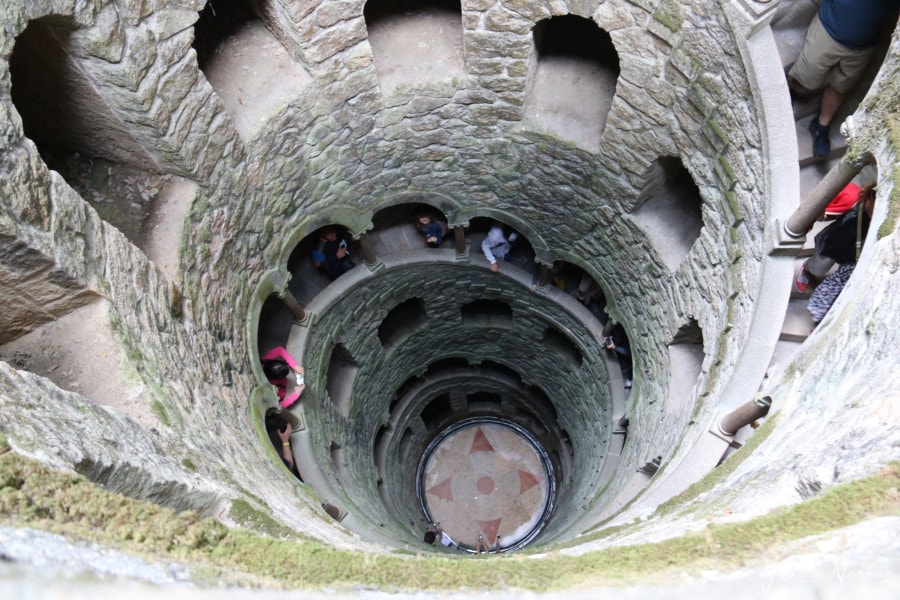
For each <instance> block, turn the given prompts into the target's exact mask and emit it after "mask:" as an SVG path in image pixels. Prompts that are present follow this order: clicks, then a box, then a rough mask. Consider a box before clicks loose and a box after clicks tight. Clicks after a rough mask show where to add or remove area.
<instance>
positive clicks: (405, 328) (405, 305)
mask: <svg viewBox="0 0 900 600" xmlns="http://www.w3.org/2000/svg"><path fill="white" fill-rule="evenodd" d="M426 321H427V317H426V315H425V307H424V305H423V304H422V300H421V299H419V298H410V299H409V300H406V301H405V302H401V303H400V304H398V305H397V306H395V307H394V308H392V309H391V311H390V312H389V313H388V314H387V316H386V317H385V318H384V320H382V321H381V325H379V326H378V340H379V341H380V342H381V347H382V348H384V351H385V352H390V351H391V350H393V349H394V348H396V347H397V346H399V345H400V344H402V343H403V341H404V340H405V339H407V338H408V337H409V336H411V335H413V334H414V333H415V332H416V331H418V330H419V329H421V328H422V327H424V326H425V323H426Z"/></svg>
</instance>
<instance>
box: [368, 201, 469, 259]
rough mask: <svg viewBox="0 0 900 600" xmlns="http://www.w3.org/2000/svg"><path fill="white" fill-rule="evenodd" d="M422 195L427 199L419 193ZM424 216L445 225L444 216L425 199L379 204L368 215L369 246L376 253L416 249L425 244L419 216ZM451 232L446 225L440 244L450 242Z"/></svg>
mask: <svg viewBox="0 0 900 600" xmlns="http://www.w3.org/2000/svg"><path fill="white" fill-rule="evenodd" d="M422 199H427V196H423V197H422ZM423 217H427V218H428V219H429V221H434V222H437V223H439V224H443V225H445V226H446V224H447V217H446V216H445V215H444V213H443V212H442V211H441V210H440V209H438V208H435V207H434V206H433V205H431V204H428V203H425V202H407V203H403V204H395V205H393V206H388V207H386V208H382V209H381V210H379V211H378V212H376V213H375V214H374V215H373V216H372V225H373V229H372V230H371V231H369V232H368V236H369V240H370V241H371V242H372V249H373V250H374V251H375V254H377V255H378V256H388V255H391V254H395V253H398V252H407V251H410V250H419V249H421V248H425V247H426V243H425V236H424V235H423V233H422V228H423V227H424V226H423V225H422V224H421V223H420V222H419V219H420V218H423ZM452 237H453V236H452V235H451V234H450V230H449V229H446V231H445V232H444V238H443V239H442V240H441V245H442V246H443V247H449V246H450V245H452V243H453V242H452Z"/></svg>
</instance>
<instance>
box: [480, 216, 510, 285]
mask: <svg viewBox="0 0 900 600" xmlns="http://www.w3.org/2000/svg"><path fill="white" fill-rule="evenodd" d="M517 239H518V236H517V235H516V233H515V232H513V233H511V234H509V238H507V237H506V236H505V235H504V234H503V226H502V225H501V224H500V223H495V224H494V225H493V226H492V227H491V229H490V230H489V231H488V234H487V237H485V238H484V241H483V242H481V252H482V253H484V257H485V258H486V259H487V260H488V262H489V263H491V271H493V272H494V273H496V272H497V271H499V270H500V264H499V263H498V262H497V261H498V260H509V250H510V248H511V247H512V243H513V242H515V241H516V240H517Z"/></svg>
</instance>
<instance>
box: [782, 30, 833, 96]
mask: <svg viewBox="0 0 900 600" xmlns="http://www.w3.org/2000/svg"><path fill="white" fill-rule="evenodd" d="M835 43H836V42H835V41H834V40H833V39H831V36H830V35H828V32H827V31H825V28H824V27H822V22H821V21H820V20H819V14H818V13H816V16H815V17H814V18H813V20H812V22H811V23H810V24H809V28H807V30H806V39H805V40H803V48H802V49H801V50H800V56H798V57H797V60H796V62H794V65H793V66H792V67H791V70H790V71H788V85H790V87H791V88H792V89H794V90H796V91H800V92H810V91H813V90H817V89H819V88H821V87H822V86H823V85H824V84H825V76H826V75H827V74H828V71H829V69H831V67H832V66H833V65H834V64H835V62H836V59H834V58H833V57H832V46H833V44H835Z"/></svg>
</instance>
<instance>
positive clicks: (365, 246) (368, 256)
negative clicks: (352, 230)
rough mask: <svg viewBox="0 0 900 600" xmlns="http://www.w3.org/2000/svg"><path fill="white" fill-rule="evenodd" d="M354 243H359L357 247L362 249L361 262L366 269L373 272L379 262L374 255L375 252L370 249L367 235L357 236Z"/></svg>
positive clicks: (370, 245)
mask: <svg viewBox="0 0 900 600" xmlns="http://www.w3.org/2000/svg"><path fill="white" fill-rule="evenodd" d="M356 241H358V242H359V247H360V248H361V249H362V253H363V262H365V263H366V267H367V268H368V269H369V270H370V271H374V270H375V268H376V267H378V264H379V261H378V256H377V255H376V254H375V250H374V249H373V248H372V242H371V241H370V240H369V235H368V234H367V233H361V234H359V236H357V238H356Z"/></svg>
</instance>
